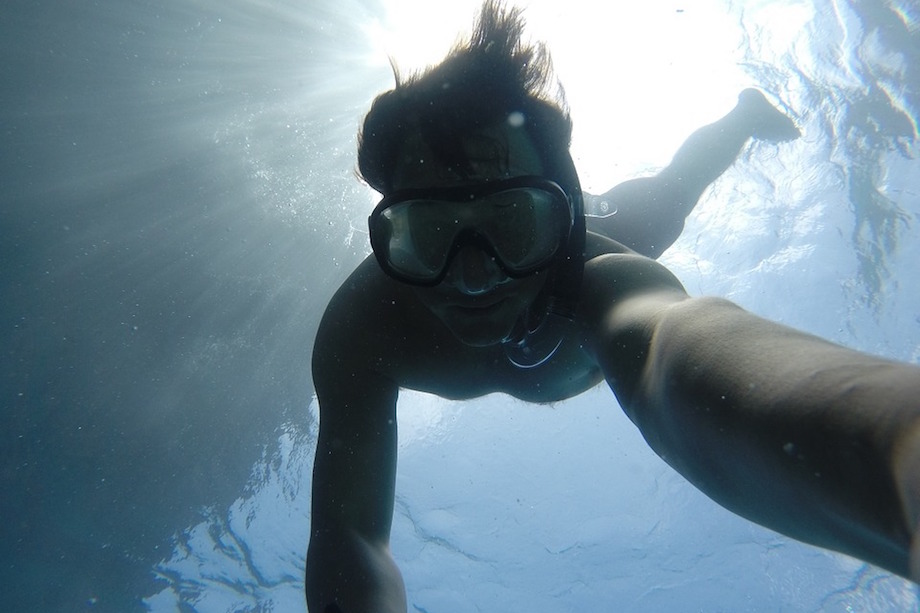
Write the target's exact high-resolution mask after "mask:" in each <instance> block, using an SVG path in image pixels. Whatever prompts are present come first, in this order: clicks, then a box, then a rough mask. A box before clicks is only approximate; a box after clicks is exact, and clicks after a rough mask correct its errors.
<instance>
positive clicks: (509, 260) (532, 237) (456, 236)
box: [369, 177, 573, 285]
mask: <svg viewBox="0 0 920 613" xmlns="http://www.w3.org/2000/svg"><path fill="white" fill-rule="evenodd" d="M369 221H370V234H371V245H372V246H373V249H374V253H375V255H376V256H377V259H378V261H379V262H380V264H381V266H382V267H383V268H384V270H385V271H386V272H387V273H388V274H390V275H391V276H394V277H396V278H398V279H400V280H402V281H405V282H407V283H415V284H420V285H434V284H437V283H438V282H440V280H441V279H442V278H443V277H444V275H445V274H446V272H447V268H448V267H449V266H450V260H451V258H452V257H453V254H454V253H456V252H457V250H458V249H459V248H460V247H462V246H463V245H467V244H473V245H476V246H478V247H479V248H481V249H483V250H484V251H486V252H487V253H489V254H490V255H491V256H493V257H494V258H495V260H496V261H497V262H498V264H499V266H500V267H501V268H502V269H503V270H504V271H505V273H506V274H508V275H510V276H516V277H520V276H526V275H529V274H532V273H534V272H536V271H538V270H540V269H542V268H545V267H546V266H547V265H549V264H550V263H551V262H552V261H553V258H555V257H556V254H557V253H558V252H559V249H560V248H561V247H562V245H563V244H564V243H565V241H566V239H567V237H568V235H569V231H570V229H571V225H572V221H573V220H572V214H571V208H570V206H569V203H568V199H567V198H566V196H565V193H564V192H563V191H562V190H561V189H560V188H559V186H557V185H556V184H555V183H551V182H548V181H545V180H543V179H540V178H538V177H517V178H514V179H509V180H507V181H503V182H501V183H495V184H483V185H479V186H473V187H459V188H447V189H443V190H425V191H424V192H422V190H415V191H414V193H411V194H410V193H408V192H404V193H398V194H393V195H392V196H390V197H388V198H385V199H384V200H383V201H381V203H380V205H379V206H378V207H377V209H376V210H375V211H374V213H373V214H372V215H371V217H370V220H369Z"/></svg>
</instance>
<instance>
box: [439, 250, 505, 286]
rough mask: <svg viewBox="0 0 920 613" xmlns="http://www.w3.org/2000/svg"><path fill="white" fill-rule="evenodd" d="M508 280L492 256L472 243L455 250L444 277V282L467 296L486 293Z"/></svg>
mask: <svg viewBox="0 0 920 613" xmlns="http://www.w3.org/2000/svg"><path fill="white" fill-rule="evenodd" d="M510 280H511V278H510V277H509V276H508V275H506V274H505V273H504V271H502V269H501V268H500V267H499V265H498V264H497V263H496V262H495V259H494V258H493V257H492V256H490V255H489V254H488V253H486V252H485V251H483V250H482V249H479V248H477V247H475V246H473V245H465V246H464V247H462V248H461V249H460V251H458V252H457V255H456V256H454V259H453V261H451V263H450V268H448V269H447V275H446V276H445V277H444V283H445V284H447V285H448V286H450V287H452V288H454V289H456V290H457V291H459V292H461V293H463V294H466V295H467V296H478V295H480V294H485V293H488V292H490V291H492V290H493V289H495V288H496V287H498V286H499V285H502V284H503V283H507V282H508V281H510Z"/></svg>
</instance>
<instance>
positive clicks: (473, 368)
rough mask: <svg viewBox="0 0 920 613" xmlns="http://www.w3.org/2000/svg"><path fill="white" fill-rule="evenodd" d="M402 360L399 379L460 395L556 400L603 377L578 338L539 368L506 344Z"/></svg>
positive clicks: (447, 349) (446, 349)
mask: <svg viewBox="0 0 920 613" xmlns="http://www.w3.org/2000/svg"><path fill="white" fill-rule="evenodd" d="M400 362H401V364H400V367H399V368H398V369H397V370H398V371H399V376H397V377H395V378H396V379H397V381H398V382H399V384H400V386H401V387H406V388H410V389H416V390H419V391H425V392H430V393H433V394H437V395H439V396H442V397H445V398H451V399H455V400H461V399H467V398H475V397H478V396H484V395H486V394H491V393H495V392H501V393H505V394H509V395H511V396H514V397H516V398H519V399H521V400H525V401H529V402H536V403H546V402H555V401H559V400H564V399H566V398H571V397H573V396H577V395H578V394H581V393H582V392H584V391H586V390H588V389H590V388H591V387H594V386H595V385H597V384H598V383H599V382H600V381H601V380H602V379H603V376H602V374H601V372H600V369H599V368H598V367H597V365H596V363H595V362H594V360H592V359H591V358H590V357H589V355H588V354H587V353H586V352H585V351H583V350H582V349H581V347H580V344H579V343H578V342H576V341H574V339H566V340H564V341H563V344H562V345H561V346H560V347H559V349H558V350H557V351H556V353H555V354H554V355H553V356H552V357H551V358H550V359H549V360H548V361H547V362H545V363H544V364H541V365H539V366H536V367H534V368H520V367H518V366H515V365H514V364H512V362H511V361H510V360H509V359H508V357H507V355H506V354H505V352H504V350H503V349H502V348H501V347H500V346H497V347H484V348H476V347H462V346H457V345H452V344H449V345H448V346H442V347H431V348H429V350H426V351H418V352H417V353H415V355H413V356H404V358H403V359H402V360H400Z"/></svg>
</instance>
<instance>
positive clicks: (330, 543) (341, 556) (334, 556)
mask: <svg viewBox="0 0 920 613" xmlns="http://www.w3.org/2000/svg"><path fill="white" fill-rule="evenodd" d="M335 311H336V307H335V303H333V305H332V306H330V309H329V310H327V314H326V316H325V317H324V319H323V323H322V324H321V326H320V333H319V335H318V336H317V340H316V343H315V345H314V347H315V349H314V355H313V379H314V384H315V386H316V393H317V397H318V399H319V405H320V427H319V439H318V441H317V446H316V459H315V464H314V468H313V506H312V518H311V531H310V547H309V550H308V552H307V570H306V594H307V608H308V609H309V611H310V613H405V611H406V594H405V587H404V585H403V581H402V577H401V575H400V573H399V570H398V569H397V567H396V563H395V562H394V561H393V558H392V556H391V555H390V551H389V538H390V524H391V521H392V517H393V500H394V488H395V479H396V450H397V445H396V398H397V394H398V388H397V386H396V384H394V383H393V382H392V381H390V380H388V379H387V378H386V377H384V376H382V375H380V374H379V373H376V372H374V371H373V370H372V369H368V368H366V367H364V365H362V364H361V359H360V356H361V355H362V354H363V352H362V351H361V348H360V347H354V346H351V345H352V344H351V343H348V342H346V341H345V340H343V338H342V335H343V332H347V330H348V329H349V326H347V325H343V322H342V321H335V320H336V315H341V312H339V313H336V312H335Z"/></svg>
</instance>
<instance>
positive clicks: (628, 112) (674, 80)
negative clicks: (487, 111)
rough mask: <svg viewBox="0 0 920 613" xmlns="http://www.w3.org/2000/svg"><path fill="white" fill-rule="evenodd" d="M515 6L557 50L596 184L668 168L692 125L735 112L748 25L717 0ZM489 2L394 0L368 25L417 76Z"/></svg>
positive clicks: (378, 50) (386, 50)
mask: <svg viewBox="0 0 920 613" xmlns="http://www.w3.org/2000/svg"><path fill="white" fill-rule="evenodd" d="M515 4H517V5H518V6H521V7H522V8H524V18H525V19H526V21H527V30H526V36H527V37H528V38H529V39H530V40H542V41H544V42H546V43H547V45H548V47H549V50H550V52H551V53H552V56H553V61H554V66H555V68H556V73H557V76H558V78H559V79H560V81H561V83H562V84H563V86H564V88H565V92H566V98H567V100H568V103H569V106H570V108H571V111H572V116H573V118H574V120H575V133H574V136H573V143H572V152H573V156H574V157H575V159H576V163H577V164H578V167H579V171H580V174H581V176H582V181H583V184H584V185H585V187H586V188H588V189H593V190H600V189H604V190H605V189H607V188H609V187H610V186H612V185H613V183H614V182H617V181H620V180H623V179H626V178H630V177H631V176H635V175H637V174H650V173H651V172H654V171H655V170H657V169H659V168H661V167H662V166H664V165H666V164H667V163H668V161H669V159H670V156H671V155H673V153H674V151H675V150H676V148H677V147H678V146H679V145H680V143H681V142H683V140H684V139H685V138H686V137H687V136H689V134H690V133H691V132H692V131H693V130H694V129H695V128H697V127H700V126H702V125H704V124H706V123H709V122H711V121H713V120H715V119H717V118H718V117H720V116H721V115H722V114H724V113H725V112H727V111H728V110H729V109H731V108H732V106H734V103H735V101H736V97H737V94H738V92H740V91H741V89H743V88H744V87H745V86H748V85H750V84H751V83H750V82H749V81H748V79H747V78H746V77H745V75H744V74H743V72H742V70H741V68H739V63H740V61H741V59H742V58H741V56H740V51H739V48H740V46H741V40H742V36H741V30H740V25H739V24H738V23H737V22H734V21H732V19H731V17H730V16H729V15H728V9H727V8H726V6H725V3H724V2H721V1H719V0H700V1H698V2H694V3H693V4H692V5H690V4H685V3H682V2H677V1H676V0H668V1H663V2H656V3H643V4H639V3H630V4H628V5H624V4H613V3H610V4H598V3H596V2H593V1H587V0H574V1H572V2H567V3H565V4H564V5H563V4H559V3H557V2H551V1H550V0H531V1H529V2H517V3H515ZM480 6H481V2H480V1H479V0H463V1H460V2H452V3H444V4H437V5H435V4H433V3H429V2H424V1H423V0H388V1H386V2H384V11H385V16H384V18H383V19H382V20H379V21H373V22H372V23H369V24H367V25H366V27H365V28H364V31H365V32H366V33H367V35H368V36H369V38H370V39H371V41H370V46H371V48H372V49H373V50H374V51H373V53H374V54H375V56H376V57H375V61H376V62H377V63H378V64H379V65H381V66H385V65H386V62H387V59H388V58H392V60H393V61H394V62H395V64H396V65H397V67H399V69H400V71H401V72H402V73H403V74H408V73H411V72H413V71H416V70H420V69H423V68H424V67H426V66H430V65H433V64H436V63H437V62H439V61H440V60H441V59H442V58H443V57H444V54H445V53H446V52H447V51H448V50H449V49H450V47H451V46H452V45H453V44H454V43H455V42H456V41H457V40H458V38H459V37H465V36H467V35H468V33H469V30H470V27H471V25H472V23H473V21H474V19H475V17H476V15H477V13H478V11H479V7H480ZM611 143H613V145H612V144H611Z"/></svg>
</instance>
